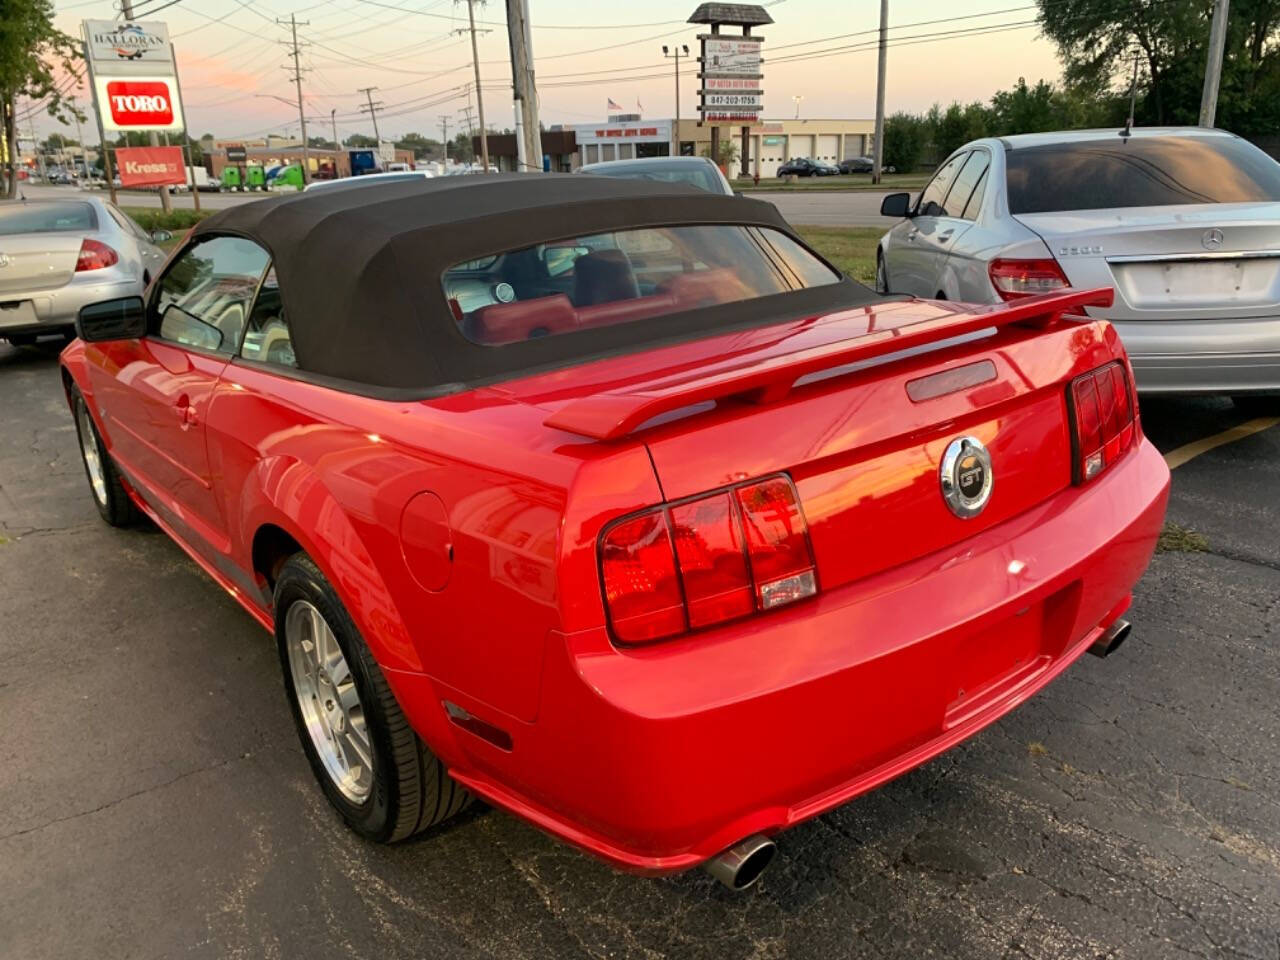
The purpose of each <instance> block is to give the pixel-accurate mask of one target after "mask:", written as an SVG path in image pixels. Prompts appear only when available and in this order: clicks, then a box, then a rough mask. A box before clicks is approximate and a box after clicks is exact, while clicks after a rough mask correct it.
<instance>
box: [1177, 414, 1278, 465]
mask: <svg viewBox="0 0 1280 960" xmlns="http://www.w3.org/2000/svg"><path fill="white" fill-rule="evenodd" d="M1277 423H1280V417H1257V418H1255V419H1253V420H1246V421H1245V422H1244V423H1242V424H1239V425H1238V426H1235V427H1232V428H1231V429H1230V430H1223V431H1222V432H1221V433H1215V434H1214V435H1213V436H1211V437H1203V438H1201V439H1199V440H1193V441H1192V442H1191V443H1187V444H1183V445H1182V446H1181V447H1178V448H1177V449H1176V450H1170V451H1169V452H1168V453H1166V454H1165V455H1164V462H1165V463H1167V464H1168V465H1169V469H1170V470H1176V469H1177V468H1178V467H1180V466H1182V465H1183V464H1184V463H1186V462H1187V461H1188V460H1194V459H1195V458H1196V457H1198V456H1200V454H1202V453H1208V452H1209V451H1210V450H1213V449H1215V448H1217V447H1221V446H1223V445H1225V444H1228V443H1235V442H1236V441H1237V440H1243V439H1244V438H1245V437H1251V436H1253V435H1254V434H1255V433H1261V432H1262V431H1263V430H1270V429H1271V428H1272V427H1274V426H1275V425H1276V424H1277Z"/></svg>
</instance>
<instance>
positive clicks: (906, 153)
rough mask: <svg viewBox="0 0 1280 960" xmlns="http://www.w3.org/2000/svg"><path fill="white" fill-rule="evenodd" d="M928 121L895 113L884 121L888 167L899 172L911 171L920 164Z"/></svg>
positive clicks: (885, 155) (884, 158) (885, 158)
mask: <svg viewBox="0 0 1280 960" xmlns="http://www.w3.org/2000/svg"><path fill="white" fill-rule="evenodd" d="M925 129H926V122H925V118H923V117H916V116H912V115H911V114H909V113H895V114H893V115H892V116H890V117H886V118H885V121H884V156H883V162H884V165H885V166H886V167H893V168H894V169H895V170H897V171H898V172H899V173H910V172H911V171H912V170H914V169H915V168H916V167H917V166H918V165H919V164H920V157H921V154H922V153H923V152H924V146H925V143H924V141H925Z"/></svg>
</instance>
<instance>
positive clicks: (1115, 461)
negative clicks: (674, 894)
mask: <svg viewBox="0 0 1280 960" xmlns="http://www.w3.org/2000/svg"><path fill="white" fill-rule="evenodd" d="M1109 296H1110V292H1109V291H1106V290H1102V291H1098V290H1094V291H1071V290H1068V291H1064V292H1060V293H1057V294H1052V295H1045V296H1039V297H1029V298H1026V299H1023V300H1019V301H1015V302H1011V303H1008V304H1002V305H1000V306H994V307H972V308H970V307H965V306H963V305H958V304H946V303H928V302H921V301H916V300H904V299H893V298H885V297H880V296H877V295H876V294H874V293H872V292H871V291H870V290H868V289H866V288H864V287H862V286H860V285H858V284H856V283H854V282H852V281H851V280H849V279H847V278H845V277H843V276H841V275H840V274H839V273H838V272H837V271H836V270H834V269H833V268H832V267H831V266H830V265H828V264H827V263H826V262H825V261H824V260H822V258H820V257H819V256H817V255H816V254H814V253H813V252H812V251H811V250H809V249H808V248H807V247H806V246H805V245H804V244H803V243H802V242H801V241H800V240H799V238H798V237H797V236H796V235H795V233H794V232H793V231H792V230H791V228H790V227H789V226H788V225H787V223H786V222H785V221H784V220H783V219H782V218H781V217H780V216H779V215H778V213H777V212H776V211H775V210H774V208H773V207H772V206H770V205H768V204H764V203H759V202H756V201H753V200H748V199H744V198H741V197H719V196H712V195H709V194H702V193H697V192H694V191H691V190H689V189H687V188H683V187H680V186H676V185H669V184H668V185H660V184H654V183H642V182H630V181H623V180H613V179H605V178H599V179H597V178H592V177H559V176H537V177H533V176H523V177H522V176H488V177H464V178H452V179H448V180H435V181H425V182H422V183H412V184H407V183H406V184H401V183H396V184H386V185H382V186H372V185H370V186H362V187H359V188H351V189H336V190H332V191H327V192H325V193H321V194H319V195H315V194H306V195H299V196H296V197H291V198H287V199H280V200H264V201H261V202H255V203H249V204H245V205H243V206H239V207H236V208H234V209H231V210H226V211H223V212H222V213H219V214H218V215H216V216H213V217H210V218H209V219H208V220H205V221H204V222H203V223H201V224H200V226H198V227H197V228H196V229H195V230H194V231H193V232H192V234H191V235H190V236H188V238H187V239H186V240H185V241H184V242H183V244H182V245H181V246H180V247H179V248H178V250H177V251H176V252H175V253H174V254H173V256H172V257H171V258H170V260H169V262H168V264H167V266H166V267H165V268H164V269H163V271H162V272H161V273H160V275H159V276H158V278H157V279H156V280H155V281H154V282H153V283H152V284H151V287H150V289H149V290H148V292H147V296H146V298H145V300H143V299H138V298H133V299H127V300H116V301H111V302H108V303H104V304H96V305H93V306H91V307H86V308H85V309H84V310H83V311H82V313H81V316H80V322H79V333H80V339H79V340H78V341H76V342H75V343H73V344H72V345H71V346H70V347H68V348H67V350H66V352H65V353H64V354H63V358H62V364H63V376H64V380H65V385H66V391H67V395H68V398H69V400H70V403H71V406H72V408H73V410H74V413H75V418H76V423H77V425H78V428H79V436H80V442H81V447H82V450H83V454H84V462H85V467H86V472H87V474H88V477H89V483H90V487H91V489H92V492H93V497H94V499H95V500H96V502H97V506H98V509H99V511H100V512H101V513H102V516H103V517H104V518H105V519H106V520H107V522H109V523H112V524H125V523H127V522H129V521H130V520H132V519H134V518H136V517H137V516H138V515H140V514H143V515H146V516H147V517H150V518H151V519H152V520H153V521H154V522H155V523H157V524H159V525H160V526H161V527H162V528H163V529H164V530H166V531H167V532H168V533H169V534H170V535H171V536H172V537H173V538H174V539H175V540H176V541H177V542H178V543H179V544H180V545H181V546H182V547H183V549H185V550H186V551H187V552H188V553H189V554H190V555H191V556H192V557H193V558H194V559H195V560H196V562H197V563H199V564H200V565H201V566H202V567H203V568H204V569H205V570H206V571H208V573H209V575H210V576H212V577H213V578H214V579H215V580H216V581H217V582H218V583H220V584H221V585H222V586H223V587H224V588H225V589H226V590H228V591H230V593H231V594H232V595H233V596H234V597H235V598H236V599H237V600H238V601H239V602H240V603H241V604H242V605H243V606H244V607H245V609H246V610H248V611H249V613H250V614H251V615H252V616H253V617H254V618H256V619H257V620H258V621H259V622H260V623H261V624H262V626H263V627H265V628H267V629H268V630H271V631H272V632H273V633H274V634H275V637H276V641H277V643H278V644H279V649H280V661H281V665H282V667H283V672H284V679H285V688H286V691H287V693H288V697H289V700H290V703H291V705H292V708H293V713H294V717H295V719H296V721H297V726H298V730H299V735H300V738H301V741H302V745H303V748H304V749H305V751H306V753H307V756H308V758H309V759H310V762H311V766H312V767H313V769H314V771H315V775H316V777H317V779H318V780H319V782H320V785H321V787H322V788H323V789H324V792H325V793H326V794H327V795H328V797H329V799H330V800H331V801H332V803H333V805H334V806H335V807H336V808H337V809H338V810H339V811H340V812H341V814H342V816H343V817H344V818H345V819H346V821H347V822H348V823H349V824H350V825H351V826H352V827H353V828H354V829H355V830H357V831H359V832H360V833H361V834H363V835H364V836H366V837H369V838H371V839H374V840H380V841H394V840H400V839H403V838H405V837H408V836H410V835H412V834H414V833H416V832H419V831H421V830H424V829H425V828H427V827H430V826H432V825H434V824H437V823H439V822H441V821H443V820H445V819H446V818H448V817H449V816H451V815H452V814H454V813H456V812H457V811H458V810H460V809H461V808H462V807H463V806H464V805H465V804H466V803H467V802H468V800H469V798H470V797H472V796H479V797H482V798H484V799H486V800H488V801H490V802H491V803H493V804H494V805H496V806H499V807H502V808H504V809H506V810H509V811H511V812H513V813H515V814H517V815H519V816H522V817H524V818H526V819H528V820H529V821H531V822H533V823H535V824H537V825H538V826H539V827H542V828H543V829H545V830H547V831H549V832H551V833H553V834H554V835H556V836H557V837H560V838H562V839H564V840H567V841H569V842H570V843H573V844H576V845H578V846H579V847H581V848H583V849H585V850H588V851H590V852H591V853H593V854H596V855H598V856H600V857H602V858H604V859H605V860H607V861H609V862H610V863H612V864H614V865H616V866H619V867H622V868H626V869H631V870H637V871H642V872H649V873H661V872H669V871H676V870H682V869H686V868H688V867H691V866H694V865H698V864H706V865H707V866H708V867H709V868H710V869H711V871H712V872H713V873H715V874H716V875H717V876H718V877H719V878H720V879H722V880H723V881H725V882H726V883H728V884H730V885H731V886H736V887H743V886H747V885H749V884H750V883H751V882H752V880H753V879H755V877H757V876H759V874H760V871H761V870H762V869H763V868H764V866H765V864H767V862H768V861H769V858H770V857H771V856H772V854H773V844H772V842H771V841H770V839H769V837H771V836H773V835H774V834H776V833H778V832H779V831H781V830H783V829H785V828H787V827H788V826H790V825H792V824H795V823H797V822H799V821H802V820H804V819H806V818H808V817H813V816H815V815H817V814H820V813H822V812H823V811H825V810H829V809H831V808H832V807H834V806H836V805H838V804H842V803H844V802H846V801H848V800H849V799H850V798H851V797H854V796H856V795H857V794H859V793H862V792H864V791H866V790H869V789H871V788H873V787H875V786H877V785H878V784H881V783H883V782H885V781H886V780H888V779H889V778H891V777H894V776H897V775H898V774H901V773H902V772H904V771H906V770H908V769H910V768H912V767H914V766H917V765H918V764H921V763H923V762H924V761H926V760H928V759H929V758H930V757H932V756H934V755H935V754H937V753H939V752H940V751H943V750H945V749H947V748H948V747H950V746H953V745H954V744H956V743H958V742H959V741H961V740H962V739H964V738H965V737H968V736H970V735H971V734H973V733H974V732H976V731H977V730H979V729H981V728H982V727H984V726H985V725H987V724H989V723H991V722H992V721H993V720H995V719H996V718H998V717H1000V716H1001V715H1002V714H1004V713H1005V712H1006V711H1008V710H1010V709H1012V708H1013V707H1015V706H1017V705H1018V704H1019V703H1021V702H1022V701H1024V700H1026V699H1027V698H1028V697H1030V696H1031V695H1032V694H1034V693H1035V692H1036V691H1037V690H1039V689H1040V688H1041V687H1043V686H1044V685H1045V684H1046V683H1048V682H1049V681H1050V680H1052V679H1053V678H1054V677H1055V676H1057V675H1058V674H1059V673H1060V672H1061V671H1063V670H1064V669H1066V668H1067V667H1068V666H1069V665H1070V664H1071V663H1072V662H1073V661H1074V660H1075V659H1076V658H1077V657H1079V656H1080V655H1081V654H1082V653H1084V652H1085V651H1086V650H1093V651H1094V652H1097V653H1106V652H1108V651H1109V650H1110V649H1112V648H1114V646H1116V645H1117V644H1118V643H1119V641H1120V640H1122V639H1123V638H1124V636H1125V634H1126V633H1127V631H1128V624H1127V623H1126V622H1125V621H1124V620H1123V619H1122V615H1123V613H1124V612H1125V609H1126V607H1127V605H1128V603H1129V600H1130V591H1131V590H1132V589H1133V586H1134V584H1135V583H1136V582H1137V580H1138V578H1139V577H1140V576H1141V574H1142V572H1143V570H1144V568H1145V567H1146V565H1147V562H1148V560H1149V559H1150V556H1151V553H1152V550H1153V548H1154V545H1155V541H1156V536H1157V534H1158V532H1159V530H1160V526H1161V521H1162V518H1163V515H1164V509H1165V501H1166V497H1167V492H1168V483H1169V474H1168V471H1167V469H1166V468H1165V464H1164V461H1163V460H1162V459H1161V458H1160V456H1159V455H1158V453H1157V452H1156V451H1155V450H1154V448H1153V447H1152V446H1151V444H1150V443H1149V442H1148V441H1147V440H1146V439H1145V438H1144V437H1143V434H1142V430H1141V427H1140V424H1139V421H1138V417H1137V408H1136V404H1135V401H1134V394H1133V383H1132V375H1131V373H1130V371H1129V366H1128V362H1127V360H1126V358H1125V354H1124V350H1123V348H1122V347H1121V344H1120V342H1119V340H1118V339H1117V337H1116V335H1115V333H1114V331H1113V330H1112V329H1111V328H1110V327H1109V326H1108V325H1107V324H1106V323H1105V322H1102V321H1097V320H1090V319H1088V317H1087V316H1084V315H1083V311H1084V308H1085V307H1087V306H1090V305H1101V304H1104V303H1107V302H1109V300H1108V298H1109Z"/></svg>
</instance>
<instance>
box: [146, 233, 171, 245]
mask: <svg viewBox="0 0 1280 960" xmlns="http://www.w3.org/2000/svg"><path fill="white" fill-rule="evenodd" d="M172 239H173V234H172V233H170V232H169V231H168V230H152V231H151V242H152V243H168V242H169V241H170V240H172Z"/></svg>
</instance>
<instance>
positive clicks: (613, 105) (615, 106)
mask: <svg viewBox="0 0 1280 960" xmlns="http://www.w3.org/2000/svg"><path fill="white" fill-rule="evenodd" d="M609 109H610V110H613V111H615V112H617V113H621V112H622V107H621V106H619V105H618V104H616V103H614V102H613V98H612V97H610V98H609Z"/></svg>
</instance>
